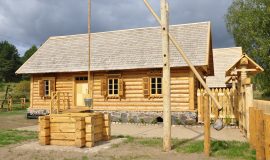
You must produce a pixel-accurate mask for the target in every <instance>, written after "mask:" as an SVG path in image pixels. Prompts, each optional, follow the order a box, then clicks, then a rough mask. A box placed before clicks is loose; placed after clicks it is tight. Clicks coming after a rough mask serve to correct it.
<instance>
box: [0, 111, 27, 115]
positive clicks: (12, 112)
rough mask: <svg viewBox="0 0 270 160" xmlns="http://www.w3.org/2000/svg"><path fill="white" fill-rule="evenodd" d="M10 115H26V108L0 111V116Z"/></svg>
mask: <svg viewBox="0 0 270 160" xmlns="http://www.w3.org/2000/svg"><path fill="white" fill-rule="evenodd" d="M11 115H26V109H24V110H13V111H8V112H7V111H0V116H11Z"/></svg>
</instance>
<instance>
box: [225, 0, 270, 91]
mask: <svg viewBox="0 0 270 160" xmlns="http://www.w3.org/2000/svg"><path fill="white" fill-rule="evenodd" d="M226 23H227V29H228V31H229V32H230V33H231V34H232V35H233V37H234V40H235V43H236V45H237V46H242V47H243V50H244V52H246V53H247V54H248V55H249V56H251V57H252V58H253V59H254V60H255V61H256V62H257V63H259V64H260V65H261V66H262V67H263V68H264V70H265V71H264V72H263V73H261V74H258V75H256V77H255V78H254V80H255V82H256V84H257V87H258V88H259V89H260V90H261V91H262V92H263V95H265V96H269V95H270V1H269V0H234V1H233V3H232V5H231V6H230V7H229V9H228V13H227V14H226Z"/></svg>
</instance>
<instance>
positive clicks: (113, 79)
mask: <svg viewBox="0 0 270 160" xmlns="http://www.w3.org/2000/svg"><path fill="white" fill-rule="evenodd" d="M110 80H112V91H113V92H112V94H110ZM115 80H117V81H118V82H117V86H118V88H117V94H115V93H114V90H115V89H114V81H115ZM108 96H119V78H108Z"/></svg>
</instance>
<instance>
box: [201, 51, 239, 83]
mask: <svg viewBox="0 0 270 160" xmlns="http://www.w3.org/2000/svg"><path fill="white" fill-rule="evenodd" d="M241 57H242V48H241V47H232V48H218V49H213V58H214V76H208V77H207V78H206V83H207V85H208V87H210V88H220V87H226V84H225V81H226V77H225V72H226V70H227V69H228V68H229V67H231V66H232V65H233V64H234V63H236V62H237V61H238V60H239V59H240V58H241Z"/></svg>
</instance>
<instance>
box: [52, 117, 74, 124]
mask: <svg viewBox="0 0 270 160" xmlns="http://www.w3.org/2000/svg"><path fill="white" fill-rule="evenodd" d="M50 122H51V123H55V122H57V123H71V122H72V123H75V122H76V119H75V118H72V117H55V116H51V117H50Z"/></svg>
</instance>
